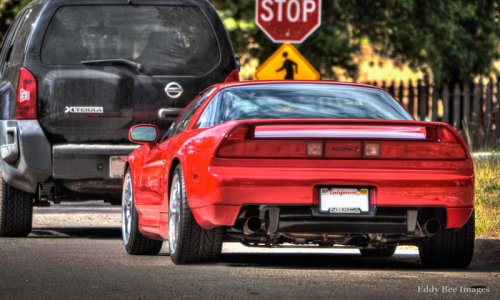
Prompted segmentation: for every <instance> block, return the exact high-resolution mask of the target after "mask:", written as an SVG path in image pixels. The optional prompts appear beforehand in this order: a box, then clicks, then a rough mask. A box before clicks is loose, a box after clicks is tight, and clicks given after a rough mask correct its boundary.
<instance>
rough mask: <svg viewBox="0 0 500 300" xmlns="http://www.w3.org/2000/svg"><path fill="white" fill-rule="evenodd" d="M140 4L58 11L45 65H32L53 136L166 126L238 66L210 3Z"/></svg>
mask: <svg viewBox="0 0 500 300" xmlns="http://www.w3.org/2000/svg"><path fill="white" fill-rule="evenodd" d="M136 2H138V1H134V5H129V4H127V3H128V1H123V4H121V2H119V3H120V4H113V5H105V3H104V2H103V5H101V4H99V5H67V6H61V7H59V8H57V10H56V11H55V13H54V15H53V17H52V19H51V20H50V24H49V25H48V28H47V30H46V32H45V37H44V39H43V42H42V45H41V50H40V60H41V67H39V68H36V69H35V70H33V69H32V70H31V71H33V73H34V74H35V76H36V78H37V80H38V91H39V99H38V119H39V121H40V124H41V125H42V127H43V129H44V130H45V132H46V134H47V136H48V138H49V139H50V141H51V142H53V143H64V142H69V143H88V142H93V143H95V142H127V130H128V129H129V128H130V127H131V126H132V125H134V124H137V123H155V124H157V125H159V126H160V127H161V128H163V129H166V128H168V126H169V125H170V123H171V121H172V118H173V115H175V113H176V112H178V111H180V110H181V109H182V108H183V107H184V106H186V104H187V103H188V102H189V101H190V100H191V99H193V98H194V97H195V96H196V94H197V93H199V92H200V91H202V90H203V89H204V88H205V87H207V86H209V85H211V84H214V83H217V82H221V81H224V80H225V78H226V77H227V76H228V74H229V73H230V72H231V71H233V70H234V69H235V61H234V57H233V54H232V49H231V46H230V43H229V40H228V38H227V34H226V33H225V30H224V28H223V25H222V23H221V22H220V20H219V19H218V17H217V15H216V13H215V11H214V10H213V8H212V7H211V6H210V5H209V4H208V3H207V2H205V1H185V2H182V4H177V5H173V4H172V5H170V3H174V2H172V1H166V2H165V3H167V4H169V5H162V3H163V1H157V2H154V3H155V4H154V5H151V4H148V5H136ZM83 3H85V1H83ZM94 3H95V2H94ZM112 3H117V1H114V2H112ZM139 3H140V2H139ZM175 3H177V2H175ZM167 87H168V89H167ZM172 113H173V115H172Z"/></svg>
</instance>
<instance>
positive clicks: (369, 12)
mask: <svg viewBox="0 0 500 300" xmlns="http://www.w3.org/2000/svg"><path fill="white" fill-rule="evenodd" d="M211 2H212V4H214V6H215V7H216V8H217V9H218V10H219V12H220V14H221V16H223V18H224V19H225V20H226V24H227V25H228V30H229V32H230V36H231V39H232V41H233V45H234V47H235V50H236V52H237V54H238V55H243V54H244V53H247V52H250V55H251V56H252V57H256V58H259V59H261V60H262V59H265V58H266V57H268V56H269V54H270V53H271V52H273V51H274V50H275V49H276V48H277V45H273V44H272V43H271V42H270V41H269V39H268V38H267V37H266V36H265V35H264V34H263V33H262V32H261V30H260V29H259V28H258V27H257V26H255V25H254V24H253V20H254V18H255V1H254V0H239V1H231V0H212V1H211ZM499 12H500V2H499V1H498V0H477V1H469V0H440V1H423V0H422V1H418V0H356V1H352V0H323V10H322V25H321V27H320V28H319V29H318V30H317V31H316V32H315V33H314V34H313V35H311V36H310V37H309V38H308V39H307V40H306V41H305V42H304V43H303V44H302V45H300V46H299V47H300V51H301V52H302V54H304V56H305V57H307V58H308V59H309V60H310V62H311V63H312V64H313V65H314V66H315V67H317V68H318V69H319V70H320V71H321V73H322V75H323V76H324V77H327V78H335V74H334V72H333V70H332V68H331V67H332V66H337V67H341V68H343V69H345V70H346V71H347V73H348V74H349V75H350V76H351V77H353V78H356V77H357V76H356V74H357V65H356V63H355V60H354V56H355V55H356V54H358V53H359V51H360V49H361V47H360V44H361V41H362V40H363V39H365V38H367V39H369V41H370V42H371V44H372V45H373V46H374V48H375V49H376V50H377V52H378V53H379V54H381V55H382V56H386V57H390V58H392V59H394V60H395V61H396V62H399V63H409V65H410V66H411V67H412V68H414V69H415V70H420V71H423V72H424V74H427V75H428V76H430V77H432V78H433V79H434V81H435V82H436V83H437V84H439V85H440V84H443V83H454V82H466V81H470V80H471V79H472V78H474V77H475V76H477V75H485V74H489V73H490V72H492V71H493V61H494V60H495V59H498V58H499V57H500V56H499V52H500V46H499V36H500V20H499V19H500V13H499Z"/></svg>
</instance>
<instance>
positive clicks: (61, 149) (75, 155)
mask: <svg viewBox="0 0 500 300" xmlns="http://www.w3.org/2000/svg"><path fill="white" fill-rule="evenodd" d="M136 148H137V146H135V145H103V144H82V145H79V144H64V145H51V144H50V142H49V141H48V139H47V137H46V136H45V134H44V132H43V130H42V128H41V127H40V124H39V123H38V121H37V120H8V121H0V150H1V153H0V154H1V160H0V167H1V171H2V176H3V178H4V179H5V181H6V182H7V183H8V184H9V185H11V186H13V187H15V188H17V189H20V190H23V191H25V192H29V193H35V192H36V189H37V185H38V184H39V183H44V182H45V181H47V180H49V179H50V178H53V179H58V180H70V181H75V180H77V181H80V182H79V183H77V182H71V183H70V184H69V185H68V186H70V187H75V186H76V188H74V189H80V190H85V191H92V190H96V191H107V190H113V191H115V190H116V191H119V190H120V189H121V178H114V179H111V178H110V176H109V158H110V156H127V155H128V154H129V153H130V152H132V151H133V150H134V149H136ZM88 179H97V180H102V179H111V181H113V182H103V183H96V182H81V181H82V180H88Z"/></svg>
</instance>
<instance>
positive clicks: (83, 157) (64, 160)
mask: <svg viewBox="0 0 500 300" xmlns="http://www.w3.org/2000/svg"><path fill="white" fill-rule="evenodd" d="M137 147H138V146H137V145H103V144H61V145H54V146H53V147H52V155H53V159H54V166H53V172H52V176H53V177H54V178H55V179H70V180H76V179H110V173H109V168H110V163H109V159H110V157H111V156H127V155H129V154H130V153H131V152H132V151H134V150H135V149H136V148H137ZM118 179H119V178H118Z"/></svg>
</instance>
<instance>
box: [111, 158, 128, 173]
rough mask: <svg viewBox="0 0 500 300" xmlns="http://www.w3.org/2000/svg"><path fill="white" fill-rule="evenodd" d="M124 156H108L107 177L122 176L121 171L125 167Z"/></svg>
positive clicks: (125, 159)
mask: <svg viewBox="0 0 500 300" xmlns="http://www.w3.org/2000/svg"><path fill="white" fill-rule="evenodd" d="M126 161H127V157H126V156H110V157H109V177H110V178H123V175H124V174H123V171H124V168H125V162H126Z"/></svg>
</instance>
